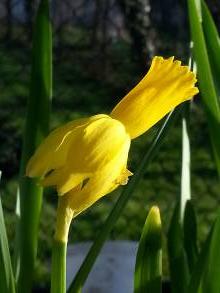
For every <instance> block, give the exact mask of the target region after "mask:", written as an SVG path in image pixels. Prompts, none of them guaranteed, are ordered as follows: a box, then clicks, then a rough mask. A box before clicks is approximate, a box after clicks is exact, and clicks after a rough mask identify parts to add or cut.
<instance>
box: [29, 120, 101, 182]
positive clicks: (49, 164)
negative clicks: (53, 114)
mask: <svg viewBox="0 0 220 293" xmlns="http://www.w3.org/2000/svg"><path fill="white" fill-rule="evenodd" d="M105 116H107V115H95V116H92V117H90V118H83V119H77V120H74V121H72V122H69V123H67V124H66V125H64V126H61V127H59V128H57V129H55V130H54V131H52V132H51V133H50V134H49V136H48V137H47V138H46V139H45V140H44V141H43V142H42V144H41V145H40V146H39V147H38V149H37V150H36V152H35V154H34V155H33V156H32V157H31V159H30V160H29V162H28V165H27V168H26V175H27V176H29V177H41V176H44V175H45V174H46V173H47V172H49V171H50V170H53V169H56V168H58V167H62V166H63V165H64V164H65V162H66V156H67V152H68V149H69V146H70V144H71V141H72V138H73V137H75V135H73V132H74V131H76V129H78V128H80V127H82V126H85V125H87V124H88V123H90V122H91V121H93V120H98V119H100V118H102V117H105Z"/></svg>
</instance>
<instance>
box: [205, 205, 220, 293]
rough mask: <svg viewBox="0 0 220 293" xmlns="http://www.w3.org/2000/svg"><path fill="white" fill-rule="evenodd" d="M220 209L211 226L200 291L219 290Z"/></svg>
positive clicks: (215, 291) (213, 291)
mask: <svg viewBox="0 0 220 293" xmlns="http://www.w3.org/2000/svg"><path fill="white" fill-rule="evenodd" d="M219 245H220V211H219V213H218V217H217V220H216V222H215V224H214V227H213V232H212V236H211V240H210V244H209V250H208V256H207V262H206V264H205V268H204V272H203V277H202V281H201V293H206V292H209V293H217V292H220V278H219V276H220V249H219Z"/></svg>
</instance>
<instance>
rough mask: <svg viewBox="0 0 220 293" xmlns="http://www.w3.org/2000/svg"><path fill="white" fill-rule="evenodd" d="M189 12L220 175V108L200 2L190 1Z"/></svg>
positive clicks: (205, 106) (194, 54) (201, 86)
mask: <svg viewBox="0 0 220 293" xmlns="http://www.w3.org/2000/svg"><path fill="white" fill-rule="evenodd" d="M188 11H189V20H190V28H191V38H192V41H193V57H194V58H193V59H194V60H195V62H196V65H197V72H198V81H199V88H200V91H201V95H202V100H203V104H204V108H205V111H206V113H207V118H208V125H209V133H210V137H211V142H212V148H213V153H214V156H215V161H216V166H217V170H218V173H219V175H220V135H219V129H220V107H219V101H218V97H217V94H216V89H215V84H214V79H213V76H212V71H211V66H210V61H209V57H208V52H207V47H206V43H205V37H204V33H203V28H202V18H201V3H200V0H188Z"/></svg>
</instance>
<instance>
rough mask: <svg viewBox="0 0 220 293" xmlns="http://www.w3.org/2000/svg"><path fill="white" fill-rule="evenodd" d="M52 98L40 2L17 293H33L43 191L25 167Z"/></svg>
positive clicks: (45, 5)
mask: <svg viewBox="0 0 220 293" xmlns="http://www.w3.org/2000/svg"><path fill="white" fill-rule="evenodd" d="M51 96H52V33H51V23H50V19H49V2H48V0H41V2H40V6H39V9H38V13H37V17H36V22H35V26H34V35H33V49H32V68H31V82H30V94H29V98H28V106H27V116H26V121H25V130H24V138H23V149H22V158H21V166H20V182H19V196H18V202H17V215H18V225H17V226H18V227H17V235H16V241H17V243H16V245H15V247H16V253H15V255H16V256H15V257H16V260H15V270H16V279H18V287H17V288H18V289H17V291H18V293H30V292H31V288H32V280H33V275H34V264H35V259H36V254H37V240H38V225H39V218H40V211H41V204H42V193H43V189H42V188H41V187H40V186H39V185H38V184H37V182H36V180H35V179H30V178H27V177H25V169H26V164H27V161H28V160H29V158H30V157H31V156H32V154H33V153H34V151H35V149H36V147H37V146H38V145H39V144H40V142H41V141H42V140H43V138H44V137H45V136H46V135H47V133H48V128H49V112H50V99H51Z"/></svg>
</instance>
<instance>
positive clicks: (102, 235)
mask: <svg viewBox="0 0 220 293" xmlns="http://www.w3.org/2000/svg"><path fill="white" fill-rule="evenodd" d="M179 109H180V108H178V109H177V110H175V111H174V112H173V113H170V114H169V116H168V117H167V119H166V120H165V122H164V124H163V125H162V127H161V128H160V129H159V131H158V133H157V135H156V137H155V139H154V140H153V142H152V144H151V145H150V148H149V149H148V152H147V153H146V154H145V155H144V156H143V158H142V160H141V162H140V163H139V167H138V169H137V171H136V172H135V174H134V176H133V178H132V179H131V180H130V182H129V184H128V185H127V186H126V187H125V188H124V190H123V192H122V194H121V195H120V197H119V198H118V200H117V202H116V204H115V205H114V207H113V209H112V211H111V212H110V214H109V216H108V218H107V219H106V221H105V223H104V225H103V228H102V229H101V231H100V232H99V233H98V235H97V237H96V239H95V241H94V243H93V245H92V247H91V248H90V250H89V252H88V254H87V256H86V258H85V260H84V262H83V263H82V265H81V267H80V269H79V271H78V273H77V275H76V277H75V279H74V280H73V282H72V283H71V285H70V288H69V290H68V293H75V292H78V291H79V290H80V289H81V288H82V286H83V284H84V283H85V281H86V279H87V277H88V274H89V272H90V271H91V268H92V266H93V264H94V263H95V261H96V258H97V256H98V255H99V253H100V250H101V248H102V246H103V245H104V243H105V241H106V239H107V238H108V236H109V233H110V231H111V230H112V228H113V226H114V224H115V223H116V221H117V220H118V218H119V217H120V215H121V213H122V211H123V210H124V208H125V206H126V204H127V202H128V200H129V198H130V197H131V195H132V193H133V192H134V190H135V188H136V187H137V185H138V183H139V180H140V178H141V176H142V174H143V173H144V172H145V171H146V168H147V166H148V165H149V163H150V162H151V160H152V159H153V158H154V157H155V155H156V154H157V152H158V150H159V148H160V146H161V144H162V142H163V140H164V138H165V136H166V134H167V132H168V130H169V129H170V127H171V125H172V123H173V121H174V120H175V118H176V116H177V115H178V114H179Z"/></svg>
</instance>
